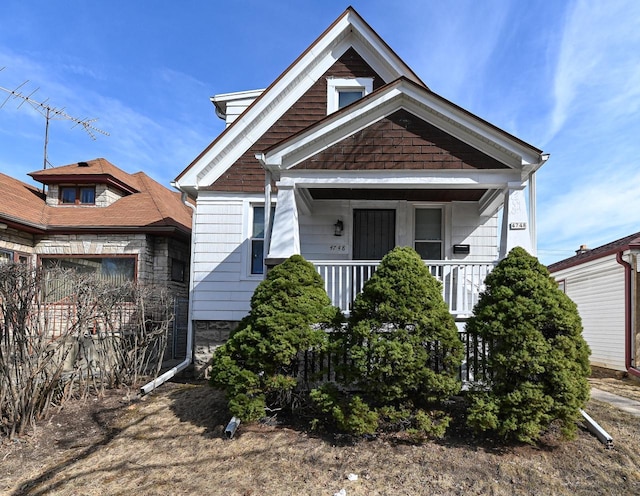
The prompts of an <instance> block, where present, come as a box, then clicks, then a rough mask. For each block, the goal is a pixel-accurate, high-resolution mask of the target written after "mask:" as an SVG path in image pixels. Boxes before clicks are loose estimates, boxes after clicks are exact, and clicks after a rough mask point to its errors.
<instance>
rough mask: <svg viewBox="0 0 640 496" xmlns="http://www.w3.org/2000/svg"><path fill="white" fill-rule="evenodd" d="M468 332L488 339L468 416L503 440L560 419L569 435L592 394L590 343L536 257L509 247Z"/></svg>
mask: <svg viewBox="0 0 640 496" xmlns="http://www.w3.org/2000/svg"><path fill="white" fill-rule="evenodd" d="M485 285H486V290H485V291H484V292H483V293H482V295H481V296H480V299H479V301H478V303H477V304H476V306H475V308H474V315H473V316H472V317H471V318H470V319H469V321H468V322H467V326H466V331H467V333H469V334H470V335H471V336H472V337H476V338H480V339H481V340H483V341H484V342H485V343H487V344H488V346H489V349H490V353H489V357H488V359H487V374H486V377H484V386H485V387H484V388H482V389H480V388H478V389H476V390H475V391H473V392H472V394H471V395H470V398H471V403H470V407H469V412H468V417H467V421H468V423H469V424H470V425H471V426H472V427H474V428H475V429H476V430H478V431H488V432H492V433H495V434H497V435H498V436H500V437H502V438H503V439H505V440H517V441H521V442H526V443H534V442H535V441H536V440H538V439H539V437H540V436H541V434H542V433H543V432H544V431H545V430H546V429H548V427H549V426H550V424H551V422H553V421H555V420H558V421H559V423H560V426H561V431H562V433H563V435H565V436H567V437H572V436H574V435H575V432H576V421H577V419H578V418H579V417H580V411H579V410H580V408H582V407H584V405H585V403H586V402H587V400H588V398H589V384H588V382H587V378H588V376H589V374H590V367H589V353H590V351H589V347H588V345H587V343H586V342H585V340H584V338H583V337H582V323H581V320H580V316H579V314H578V310H577V307H576V305H575V304H574V303H573V302H572V301H571V300H570V299H569V297H568V296H567V295H565V294H564V293H563V292H562V291H561V290H560V289H559V288H558V285H557V283H556V282H555V280H554V279H553V278H552V277H551V276H550V275H549V272H548V271H547V269H546V267H544V266H543V265H542V264H540V262H538V259H537V258H535V257H533V256H532V255H530V254H529V253H527V252H526V251H525V250H524V249H522V248H519V247H517V248H514V249H513V250H512V251H511V252H510V253H509V255H508V256H507V257H506V258H505V259H503V260H502V261H501V262H500V263H499V264H498V265H497V266H496V268H495V269H494V270H493V271H492V272H491V273H490V274H489V275H488V276H487V278H486V280H485Z"/></svg>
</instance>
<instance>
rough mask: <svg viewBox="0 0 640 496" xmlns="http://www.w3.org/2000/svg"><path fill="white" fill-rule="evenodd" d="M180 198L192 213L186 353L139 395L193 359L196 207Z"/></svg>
mask: <svg viewBox="0 0 640 496" xmlns="http://www.w3.org/2000/svg"><path fill="white" fill-rule="evenodd" d="M181 199H182V203H184V204H185V205H186V206H187V207H189V208H190V209H191V210H193V215H192V217H191V247H190V253H191V255H190V256H191V258H190V259H189V309H188V310H187V319H188V320H187V355H186V357H185V359H184V360H183V361H182V362H180V363H179V364H178V365H176V366H175V367H173V368H172V369H170V370H167V371H166V372H165V373H164V374H162V375H160V376H159V377H156V378H155V379H153V380H152V381H151V382H148V383H147V384H145V385H144V386H142V387H141V388H140V396H144V395H145V394H149V393H150V392H151V391H153V390H154V389H155V388H157V387H158V386H161V385H162V384H164V383H165V382H167V381H168V380H169V379H171V378H173V377H174V376H175V375H176V374H178V373H180V372H182V371H183V370H184V369H186V368H187V367H188V366H189V365H191V362H192V361H193V319H192V318H191V317H192V315H193V289H194V277H193V273H194V270H193V264H194V260H195V257H194V255H195V245H196V244H195V243H194V237H195V229H194V226H195V220H196V207H195V206H193V205H192V204H191V203H189V202H188V201H187V194H186V193H185V192H184V191H183V192H182V196H181Z"/></svg>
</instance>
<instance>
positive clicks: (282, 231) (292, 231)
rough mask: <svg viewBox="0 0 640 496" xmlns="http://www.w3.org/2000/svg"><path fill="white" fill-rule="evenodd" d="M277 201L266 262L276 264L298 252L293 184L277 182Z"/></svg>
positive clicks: (298, 235)
mask: <svg viewBox="0 0 640 496" xmlns="http://www.w3.org/2000/svg"><path fill="white" fill-rule="evenodd" d="M277 198H278V201H277V203H276V212H275V215H274V218H273V231H272V232H271V241H270V246H269V253H268V255H267V260H266V264H267V265H268V266H273V265H276V264H278V263H280V262H282V261H284V260H285V259H287V258H289V257H290V256H291V255H296V254H300V228H299V225H298V206H297V205H296V194H295V187H294V185H283V184H278V197H277Z"/></svg>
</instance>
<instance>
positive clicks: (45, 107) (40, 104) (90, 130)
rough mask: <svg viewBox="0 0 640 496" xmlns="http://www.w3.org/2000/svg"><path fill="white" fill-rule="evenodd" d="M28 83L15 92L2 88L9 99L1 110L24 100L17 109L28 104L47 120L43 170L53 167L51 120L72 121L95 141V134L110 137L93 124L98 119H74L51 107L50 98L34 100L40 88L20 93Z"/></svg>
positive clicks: (4, 102) (0, 69) (60, 109)
mask: <svg viewBox="0 0 640 496" xmlns="http://www.w3.org/2000/svg"><path fill="white" fill-rule="evenodd" d="M3 69H4V67H2V68H0V71H2V70H3ZM28 82H29V81H28V80H27V81H25V82H23V83H22V84H20V85H18V86H17V87H16V88H15V89H13V90H10V89H8V88H4V87H2V86H0V90H2V91H4V92H5V93H8V95H7V98H5V99H4V101H3V102H2V104H0V109H1V108H2V107H4V106H5V104H6V103H7V102H8V101H9V100H15V99H18V100H22V101H21V102H20V104H19V105H18V107H17V108H20V107H22V105H24V104H25V103H28V104H29V105H31V107H33V108H34V109H35V110H36V111H37V112H38V113H39V114H40V115H42V116H43V117H44V118H45V128H44V159H43V164H42V168H43V169H46V168H47V164H49V165H51V162H49V158H48V155H47V147H48V145H49V121H50V120H52V119H56V120H68V121H71V122H73V123H74V125H73V126H72V128H73V127H76V126H82V128H83V129H84V130H85V131H86V132H87V134H88V135H89V137H90V138H91V139H92V140H94V141H95V139H96V135H95V133H100V134H103V135H105V136H109V133H108V132H106V131H103V130H102V129H98V128H97V127H95V126H94V125H93V124H92V123H93V122H95V121H97V120H98V119H79V118H77V117H73V116H71V115H69V114H67V113H66V112H65V110H64V108H58V107H54V106H52V105H50V104H49V103H47V102H48V101H49V99H48V98H47V99H46V100H43V101H37V100H35V99H33V98H32V96H33V95H34V93H35V92H36V91H38V89H39V88H36V89H35V90H33V91H32V92H31V93H29V94H28V95H25V94H24V93H22V92H21V91H20V88H22V87H23V86H24V85H25V84H27V83H28Z"/></svg>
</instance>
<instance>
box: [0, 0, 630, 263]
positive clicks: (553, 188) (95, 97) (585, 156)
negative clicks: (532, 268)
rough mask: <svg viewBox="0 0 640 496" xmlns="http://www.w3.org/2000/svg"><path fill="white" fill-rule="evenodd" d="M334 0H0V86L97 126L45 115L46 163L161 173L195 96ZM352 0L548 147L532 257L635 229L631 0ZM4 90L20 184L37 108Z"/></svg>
mask: <svg viewBox="0 0 640 496" xmlns="http://www.w3.org/2000/svg"><path fill="white" fill-rule="evenodd" d="M348 5H349V3H347V2H341V1H336V0H322V1H303V0H269V1H264V0H263V1H249V0H233V1H231V0H230V1H224V2H223V1H213V0H209V1H206V0H185V1H181V2H177V1H175V0H172V1H170V0H154V1H151V0H148V1H129V0H111V1H109V2H107V1H102V2H99V1H94V2H87V1H86V0H82V1H80V0H65V1H64V2H52V1H50V0H31V1H30V0H4V1H3V2H2V8H1V9H0V68H2V67H4V70H2V71H0V86H3V87H5V88H9V89H14V88H15V87H17V86H18V85H20V84H22V83H23V82H25V81H28V82H27V83H26V84H25V85H24V86H22V87H21V91H22V92H23V93H24V94H25V95H28V94H30V93H31V92H32V91H34V90H37V91H36V92H35V93H34V94H33V95H32V98H34V99H36V100H38V101H45V100H46V101H47V103H48V104H50V105H52V106H54V107H57V108H63V109H64V110H65V111H66V112H67V113H68V114H69V115H71V116H73V117H77V118H80V119H90V118H97V119H98V120H97V121H95V122H94V123H93V124H94V125H95V126H96V127H98V128H99V129H102V130H105V131H107V132H109V134H110V135H109V136H103V135H100V134H97V139H96V140H95V141H93V140H92V139H91V138H89V136H88V135H87V134H86V133H85V132H84V131H83V130H82V129H81V128H79V127H75V128H73V127H72V123H71V122H69V121H63V120H58V121H56V120H53V121H51V123H50V130H49V147H48V158H49V161H50V162H51V163H52V164H53V165H54V166H58V165H66V164H69V163H73V162H78V161H81V160H89V159H92V158H96V157H104V158H106V159H108V160H110V161H111V162H113V163H114V164H116V165H117V166H119V167H121V168H122V169H124V170H126V171H128V172H136V171H138V170H143V171H145V172H146V173H147V174H149V175H150V176H152V177H153V178H155V179H156V180H158V181H160V182H161V183H163V184H165V185H167V186H168V185H169V182H170V181H171V180H172V179H173V178H175V176H177V175H178V174H179V173H180V172H181V171H182V170H183V169H184V168H185V167H186V166H187V165H188V164H189V163H190V162H191V161H192V160H193V159H194V158H195V157H196V156H197V155H198V154H199V152H200V151H201V150H202V149H204V148H205V147H206V146H207V145H208V144H209V143H210V142H211V141H212V139H213V138H214V137H215V136H217V135H218V134H219V133H220V132H221V131H222V129H223V123H222V121H220V120H219V119H218V118H217V117H216V116H215V112H214V109H213V106H212V105H211V103H210V101H209V97H210V96H212V95H214V94H217V93H226V92H232V91H241V90H250V89H257V88H263V87H265V86H267V85H268V84H270V83H271V81H273V79H275V78H276V77H277V76H278V75H279V74H280V73H281V72H282V71H283V70H284V69H285V68H286V67H287V66H288V65H289V64H290V63H291V62H292V61H293V60H294V59H295V58H296V57H297V56H298V55H299V54H300V53H301V52H302V51H303V50H304V49H305V48H306V47H307V46H308V45H309V44H310V43H311V42H313V40H314V39H315V38H316V37H317V36H318V35H319V34H320V33H321V32H322V31H324V29H325V28H326V27H327V26H328V25H329V24H330V23H331V22H333V20H334V19H335V18H336V17H338V16H339V15H340V14H341V13H342V12H343V11H344V9H345V8H346V7H347V6H348ZM351 5H352V6H353V7H354V8H355V9H356V10H357V11H358V12H359V13H360V14H361V15H362V16H363V17H364V19H365V20H366V21H367V22H368V23H369V24H370V25H371V26H372V27H373V29H375V30H376V31H377V32H378V34H380V36H382V38H383V39H384V40H385V41H386V42H387V43H388V44H389V45H390V46H391V47H392V48H393V49H394V50H395V51H396V53H397V54H398V55H399V56H400V57H401V58H403V59H404V60H405V62H407V63H408V64H409V66H411V67H412V68H413V69H414V70H415V72H416V73H417V74H418V75H419V76H420V77H421V78H422V80H423V81H424V82H425V83H426V84H427V85H428V86H429V87H430V88H431V89H432V90H433V91H435V92H436V93H439V94H440V95H442V96H443V97H445V98H447V99H449V100H451V101H453V102H454V103H456V104H458V105H460V106H462V107H464V108H466V109H467V110H469V111H471V112H473V113H475V114H477V115H479V116H480V117H482V118H484V119H486V120H488V121H490V122H492V123H493V124H495V125H497V126H499V127H501V128H503V129H505V130H506V131H508V132H510V133H513V134H515V135H516V136H518V137H519V138H521V139H523V140H525V141H527V142H529V143H531V144H532V145H534V146H537V147H538V148H541V149H543V150H544V151H545V152H547V153H550V154H551V159H550V160H549V161H548V162H547V164H546V165H545V166H544V167H543V168H542V169H541V171H540V172H539V174H538V183H537V188H538V250H539V252H538V255H539V257H540V259H541V261H542V262H543V263H550V262H553V261H556V260H559V259H562V258H565V257H567V256H570V255H572V254H573V253H574V250H576V249H577V248H578V246H579V245H580V244H587V245H588V246H589V247H591V248H593V247H595V246H598V245H601V244H604V243H606V242H609V241H613V240H615V239H617V238H620V237H623V236H626V235H628V234H631V233H634V232H637V231H640V222H639V220H640V191H639V188H638V185H640V167H639V166H640V29H638V26H640V2H638V1H637V0H628V1H624V0H620V1H618V0H607V1H606V2H603V1H599V0H593V1H584V0H576V1H557V2H556V1H554V2H550V1H547V0H544V1H537V0H529V1H526V2H525V1H520V0H484V1H481V2H479V1H477V0H450V1H448V2H442V1H439V0H433V1H402V0H396V1H395V2H389V1H388V0H366V1H365V0H362V1H358V0H354V1H353V2H352V3H351ZM390 5H393V7H392V8H390ZM0 97H1V99H0V103H1V102H2V101H4V97H5V94H4V93H0ZM18 103H19V102H18V101H14V100H10V101H8V102H7V103H6V104H5V105H4V107H3V108H1V109H0V171H2V172H4V173H7V174H10V175H12V176H14V177H16V178H18V179H21V180H23V181H26V182H29V178H28V176H26V173H27V172H31V171H34V170H38V169H40V168H42V164H43V144H44V127H45V119H44V118H43V117H42V116H41V115H39V114H38V113H36V112H35V111H34V110H32V109H30V108H29V107H28V106H27V105H23V106H22V107H20V108H18ZM0 201H1V199H0Z"/></svg>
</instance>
